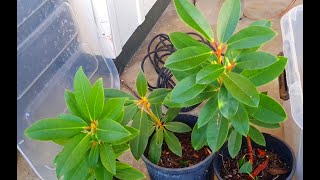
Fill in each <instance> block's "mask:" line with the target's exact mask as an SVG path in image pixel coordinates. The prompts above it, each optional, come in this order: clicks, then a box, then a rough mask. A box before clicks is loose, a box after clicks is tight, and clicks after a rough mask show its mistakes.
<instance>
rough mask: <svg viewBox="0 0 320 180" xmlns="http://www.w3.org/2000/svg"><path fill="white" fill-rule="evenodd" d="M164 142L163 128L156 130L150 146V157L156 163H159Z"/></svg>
mask: <svg viewBox="0 0 320 180" xmlns="http://www.w3.org/2000/svg"><path fill="white" fill-rule="evenodd" d="M162 143H163V128H159V129H157V130H156V133H154V135H153V136H152V139H151V141H150V146H149V159H150V161H151V162H153V163H154V164H158V162H159V160H160V156H161V150H162Z"/></svg>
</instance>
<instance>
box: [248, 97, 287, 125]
mask: <svg viewBox="0 0 320 180" xmlns="http://www.w3.org/2000/svg"><path fill="white" fill-rule="evenodd" d="M259 96H260V103H259V106H258V108H257V109H254V110H253V111H251V109H250V108H249V109H248V112H249V113H250V116H252V117H253V118H255V119H257V120H259V121H262V122H265V123H270V124H276V123H280V122H283V121H285V120H286V119H287V114H286V112H285V111H284V109H283V107H282V106H281V105H280V104H279V103H278V102H277V101H276V100H274V99H273V98H271V97H269V96H267V95H265V94H263V93H260V94H259ZM252 112H253V113H252Z"/></svg>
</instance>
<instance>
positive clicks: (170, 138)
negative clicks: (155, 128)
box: [164, 131, 182, 157]
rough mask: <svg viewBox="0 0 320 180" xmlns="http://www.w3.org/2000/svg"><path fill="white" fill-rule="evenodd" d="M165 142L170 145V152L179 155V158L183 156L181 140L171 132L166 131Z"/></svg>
mask: <svg viewBox="0 0 320 180" xmlns="http://www.w3.org/2000/svg"><path fill="white" fill-rule="evenodd" d="M164 140H165V142H166V144H167V145H168V148H169V149H170V151H172V152H173V153H175V154H176V155H178V156H179V157H181V156H182V149H181V143H180V141H179V139H178V138H177V137H176V136H175V135H174V134H173V133H172V132H170V131H164Z"/></svg>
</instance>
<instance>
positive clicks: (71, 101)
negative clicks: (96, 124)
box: [64, 90, 82, 117]
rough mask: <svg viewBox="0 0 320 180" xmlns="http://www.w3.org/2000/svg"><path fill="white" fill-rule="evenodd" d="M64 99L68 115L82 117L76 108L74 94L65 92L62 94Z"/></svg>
mask: <svg viewBox="0 0 320 180" xmlns="http://www.w3.org/2000/svg"><path fill="white" fill-rule="evenodd" d="M64 99H65V102H66V105H67V108H68V111H69V112H70V113H72V114H73V115H76V116H79V117H82V115H81V113H80V111H79V109H78V107H77V102H76V99H75V97H74V94H73V93H72V92H71V91H69V90H65V92H64Z"/></svg>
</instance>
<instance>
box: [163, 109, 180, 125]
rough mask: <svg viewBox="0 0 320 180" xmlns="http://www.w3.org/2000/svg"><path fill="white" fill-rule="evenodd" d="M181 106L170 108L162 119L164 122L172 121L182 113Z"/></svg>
mask: <svg viewBox="0 0 320 180" xmlns="http://www.w3.org/2000/svg"><path fill="white" fill-rule="evenodd" d="M180 110H181V108H168V110H167V112H166V114H165V115H164V116H163V118H162V119H161V121H162V122H170V121H172V120H173V119H174V118H175V117H177V115H178V114H179V113H180Z"/></svg>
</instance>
